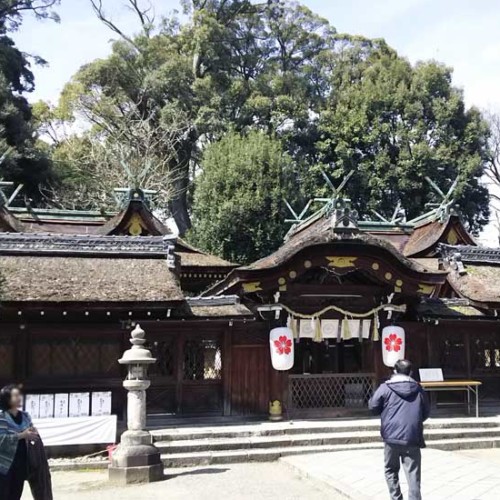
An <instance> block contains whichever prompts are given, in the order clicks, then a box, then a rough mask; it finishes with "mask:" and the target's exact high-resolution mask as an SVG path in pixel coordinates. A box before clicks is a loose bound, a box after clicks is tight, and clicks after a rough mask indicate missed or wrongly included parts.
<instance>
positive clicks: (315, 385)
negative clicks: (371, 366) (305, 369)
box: [289, 373, 375, 410]
mask: <svg viewBox="0 0 500 500" xmlns="http://www.w3.org/2000/svg"><path fill="white" fill-rule="evenodd" d="M374 386H375V375H374V374H372V373H359V374H358V373H346V374H322V375H291V376H290V388H289V408H290V410H319V409H328V408H364V407H366V405H367V403H368V400H369V399H370V397H371V395H372V394H373V389H374Z"/></svg>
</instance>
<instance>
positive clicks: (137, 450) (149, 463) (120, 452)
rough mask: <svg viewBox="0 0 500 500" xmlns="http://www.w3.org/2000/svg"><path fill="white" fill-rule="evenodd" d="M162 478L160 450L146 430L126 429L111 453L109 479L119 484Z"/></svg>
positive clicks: (146, 481)
mask: <svg viewBox="0 0 500 500" xmlns="http://www.w3.org/2000/svg"><path fill="white" fill-rule="evenodd" d="M162 478H163V464H162V462H161V458H160V451H159V450H158V448H156V446H154V445H153V444H152V442H151V434H149V432H147V431H140V430H139V431H126V432H124V433H123V434H122V438H121V442H120V444H119V446H118V448H116V450H115V451H114V453H113V459H112V461H111V465H110V466H109V480H110V481H112V482H114V483H119V484H132V483H149V482H152V481H159V480H161V479H162Z"/></svg>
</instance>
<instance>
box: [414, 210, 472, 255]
mask: <svg viewBox="0 0 500 500" xmlns="http://www.w3.org/2000/svg"><path fill="white" fill-rule="evenodd" d="M439 243H448V244H450V245H476V242H475V241H474V238H473V237H472V236H471V235H470V234H469V232H468V231H467V229H466V228H465V227H464V225H463V223H462V221H461V220H460V217H459V216H458V215H450V216H449V217H448V218H447V219H446V220H445V221H444V222H441V221H439V220H431V221H428V222H425V223H424V224H421V225H419V226H417V227H415V229H414V230H413V232H412V234H411V236H410V238H409V239H408V241H407V243H406V245H405V247H404V255H405V256H406V257H431V256H434V255H436V253H437V246H438V244H439Z"/></svg>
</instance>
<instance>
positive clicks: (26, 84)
mask: <svg viewBox="0 0 500 500" xmlns="http://www.w3.org/2000/svg"><path fill="white" fill-rule="evenodd" d="M56 3H58V2H57V1H54V0H1V1H0V154H1V155H4V154H5V155H6V156H5V158H4V160H3V161H2V163H1V165H0V177H1V178H3V179H6V180H13V181H16V182H22V183H24V184H25V192H27V193H28V194H30V195H32V196H35V195H36V194H37V193H38V186H39V185H40V184H42V183H44V182H45V181H46V179H47V177H48V176H49V168H50V163H49V160H48V159H47V157H46V156H45V154H44V153H43V151H41V150H40V149H39V148H38V147H37V146H36V138H35V129H34V126H33V123H32V111H31V107H30V105H29V103H28V101H27V99H26V97H25V96H24V95H25V93H27V92H30V91H32V90H33V88H34V78H33V73H32V72H31V70H30V60H29V59H28V56H27V55H26V54H24V53H23V52H21V51H20V50H19V49H18V48H17V47H16V46H15V44H14V42H13V40H12V39H11V38H10V37H9V36H8V33H9V32H11V31H15V30H17V29H18V28H19V26H20V24H21V22H22V16H23V14H25V13H27V12H31V13H34V14H35V15H37V16H38V17H42V18H47V17H50V18H53V19H57V17H56V15H55V14H54V12H53V11H52V10H51V7H53V6H54V5H55V4H56ZM32 59H34V61H35V62H37V63H40V62H43V61H42V60H41V59H40V58H38V57H33V58H32Z"/></svg>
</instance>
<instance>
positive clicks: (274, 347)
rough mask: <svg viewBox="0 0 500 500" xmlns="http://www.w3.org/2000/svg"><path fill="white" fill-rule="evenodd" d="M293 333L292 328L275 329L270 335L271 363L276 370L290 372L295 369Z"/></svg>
mask: <svg viewBox="0 0 500 500" xmlns="http://www.w3.org/2000/svg"><path fill="white" fill-rule="evenodd" d="M293 344H294V342H293V332H292V330H291V329H290V328H287V327H280V328H273V329H272V330H271V332H270V333H269V347H270V349H271V362H272V364H273V368H274V369H275V370H290V369H291V368H292V367H293V358H294V351H293V347H294V346H293Z"/></svg>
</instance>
